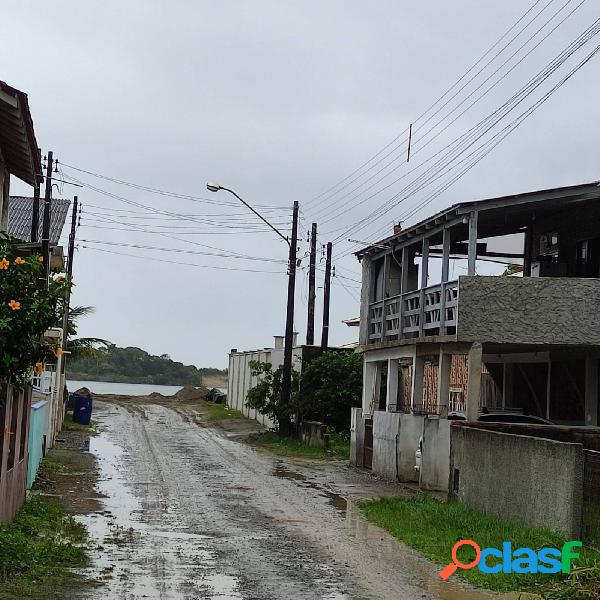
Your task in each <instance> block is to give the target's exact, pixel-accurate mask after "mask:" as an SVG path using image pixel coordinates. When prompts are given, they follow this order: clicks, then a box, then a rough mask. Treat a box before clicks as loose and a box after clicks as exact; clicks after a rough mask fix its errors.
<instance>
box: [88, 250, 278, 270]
mask: <svg viewBox="0 0 600 600" xmlns="http://www.w3.org/2000/svg"><path fill="white" fill-rule="evenodd" d="M81 247H82V248H85V249H86V250H93V251H94V252H104V253H106V254H115V255H117V256H128V257H131V258H138V259H141V260H149V261H152V262H162V263H169V264H172V265H184V266H188V267H199V268H201V269H215V270H218V271H243V272H246V273H272V274H274V275H285V271H266V270H262V269H243V268H237V267H220V266H216V265H199V264H197V263H187V262H181V261H175V260H168V259H165V258H153V257H149V256H139V255H138V254H129V253H127V252H116V251H114V250H106V249H105V248H95V247H93V246H86V245H82V246H81Z"/></svg>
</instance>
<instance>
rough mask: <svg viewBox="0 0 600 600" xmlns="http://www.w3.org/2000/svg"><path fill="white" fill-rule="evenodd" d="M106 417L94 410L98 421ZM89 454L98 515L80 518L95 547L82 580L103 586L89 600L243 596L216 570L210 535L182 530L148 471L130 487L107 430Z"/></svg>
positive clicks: (128, 470) (127, 469) (122, 457)
mask: <svg viewBox="0 0 600 600" xmlns="http://www.w3.org/2000/svg"><path fill="white" fill-rule="evenodd" d="M107 416H108V415H107V413H102V411H99V415H98V417H97V419H98V420H99V421H100V423H102V421H103V417H104V418H106V417H107ZM113 416H114V413H113V415H111V417H113ZM90 452H91V453H92V454H94V455H95V457H96V459H97V461H98V469H99V472H100V477H99V481H98V485H97V487H98V491H99V492H100V493H101V494H102V495H103V496H104V498H103V499H102V505H103V510H102V511H100V512H97V513H94V514H90V515H84V516H80V517H78V518H79V519H80V520H81V521H82V522H83V523H84V524H85V525H86V526H87V527H88V532H89V535H90V540H91V541H92V542H93V546H92V548H91V550H90V555H91V558H92V563H93V565H92V567H91V568H90V569H88V570H86V575H87V576H88V577H90V578H93V579H96V580H99V581H102V582H103V583H104V585H103V587H101V588H99V589H97V590H93V591H91V592H90V594H89V596H88V597H89V598H97V599H104V598H107V597H108V598H117V597H118V598H121V597H122V598H128V599H138V598H158V597H160V598H168V599H179V598H189V597H194V598H195V597H202V598H206V599H212V600H238V599H241V598H242V596H241V595H240V593H239V591H238V588H239V581H238V579H237V578H235V577H232V576H228V575H224V574H221V573H219V572H217V559H216V555H215V553H214V552H213V551H212V549H211V544H212V543H214V540H213V538H212V537H211V536H208V535H200V534H194V533H190V532H188V531H186V526H185V524H184V523H183V522H181V521H180V519H179V515H178V511H177V506H176V505H175V501H173V502H168V501H167V499H165V498H163V497H162V495H161V490H160V485H161V484H160V481H159V480H158V479H157V480H153V476H154V475H155V474H154V473H152V475H151V476H150V478H148V477H147V476H144V478H143V480H142V481H140V482H135V477H132V473H133V466H132V465H131V464H128V463H129V461H130V457H129V455H128V454H127V453H126V452H124V450H123V448H122V447H121V446H119V445H118V444H116V443H115V442H114V441H112V439H111V438H110V437H109V435H108V433H107V431H106V430H105V431H102V432H101V433H100V435H98V436H96V437H93V438H91V441H90ZM136 492H137V495H136Z"/></svg>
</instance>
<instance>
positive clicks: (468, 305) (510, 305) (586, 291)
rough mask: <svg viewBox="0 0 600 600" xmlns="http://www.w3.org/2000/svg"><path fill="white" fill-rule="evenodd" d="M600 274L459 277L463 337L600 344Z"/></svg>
mask: <svg viewBox="0 0 600 600" xmlns="http://www.w3.org/2000/svg"><path fill="white" fill-rule="evenodd" d="M598 314H600V279H573V278H563V277H561V278H558V277H523V278H521V277H461V278H460V283H459V304H458V328H457V338H458V340H459V341H473V342H475V341H476V342H481V343H486V342H489V343H503V344H512V343H514V344H519V343H526V344H574V345H575V344H581V345H588V346H592V345H593V346H598V345H600V327H597V323H598Z"/></svg>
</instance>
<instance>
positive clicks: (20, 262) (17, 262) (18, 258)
mask: <svg viewBox="0 0 600 600" xmlns="http://www.w3.org/2000/svg"><path fill="white" fill-rule="evenodd" d="M24 264H25V261H24V260H23V259H22V258H21V257H20V256H17V258H15V265H24Z"/></svg>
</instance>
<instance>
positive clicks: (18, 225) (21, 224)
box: [7, 196, 71, 244]
mask: <svg viewBox="0 0 600 600" xmlns="http://www.w3.org/2000/svg"><path fill="white" fill-rule="evenodd" d="M70 204H71V201H70V200H65V199H63V198H52V202H51V204H50V243H51V244H57V243H58V240H59V239H60V234H61V233H62V230H63V227H64V225H65V221H66V219H67V214H68V212H69V206H70ZM43 213H44V200H43V199H40V218H39V230H38V240H41V239H42V221H43V218H44V214H43ZM32 216H33V198H28V197H26V196H11V197H10V200H9V203H8V228H7V231H8V233H9V235H12V236H13V237H16V238H17V239H19V240H23V241H24V242H29V241H30V240H31V217H32Z"/></svg>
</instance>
